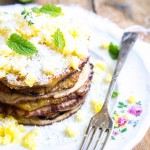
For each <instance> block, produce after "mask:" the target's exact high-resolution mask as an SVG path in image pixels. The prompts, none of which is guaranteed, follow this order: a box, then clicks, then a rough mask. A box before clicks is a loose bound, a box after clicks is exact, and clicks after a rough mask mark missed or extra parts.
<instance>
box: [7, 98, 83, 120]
mask: <svg viewBox="0 0 150 150" xmlns="http://www.w3.org/2000/svg"><path fill="white" fill-rule="evenodd" d="M84 100H85V97H82V98H77V99H72V100H68V101H66V102H63V103H61V104H57V105H49V106H46V107H42V108H40V109H37V110H34V111H25V110H21V109H18V108H15V107H13V106H10V105H4V110H5V115H11V116H22V117H27V118H28V117H36V116H42V117H45V116H46V115H47V114H49V113H55V112H65V111H69V110H71V109H74V108H75V107H77V106H79V105H80V104H81V103H83V101H84Z"/></svg>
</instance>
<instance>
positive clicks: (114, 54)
mask: <svg viewBox="0 0 150 150" xmlns="http://www.w3.org/2000/svg"><path fill="white" fill-rule="evenodd" d="M119 51H120V48H119V47H118V46H117V45H114V44H113V43H112V42H111V43H110V44H109V48H108V52H109V55H110V57H111V58H112V59H114V60H115V59H117V58H118V55H119Z"/></svg>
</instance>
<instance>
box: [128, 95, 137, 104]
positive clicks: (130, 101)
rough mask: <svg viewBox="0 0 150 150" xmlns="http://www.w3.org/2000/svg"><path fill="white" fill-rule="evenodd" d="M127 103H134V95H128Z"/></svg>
mask: <svg viewBox="0 0 150 150" xmlns="http://www.w3.org/2000/svg"><path fill="white" fill-rule="evenodd" d="M128 103H130V104H134V103H136V99H135V97H134V96H130V97H129V99H128Z"/></svg>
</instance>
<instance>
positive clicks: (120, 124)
mask: <svg viewBox="0 0 150 150" xmlns="http://www.w3.org/2000/svg"><path fill="white" fill-rule="evenodd" d="M117 122H118V126H124V125H125V124H126V123H127V118H123V117H120V118H118V121H117Z"/></svg>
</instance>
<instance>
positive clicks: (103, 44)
mask: <svg viewBox="0 0 150 150" xmlns="http://www.w3.org/2000/svg"><path fill="white" fill-rule="evenodd" d="M108 48H109V43H108V41H106V40H105V41H103V42H102V44H101V49H103V50H108Z"/></svg>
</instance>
